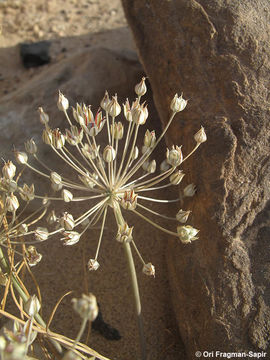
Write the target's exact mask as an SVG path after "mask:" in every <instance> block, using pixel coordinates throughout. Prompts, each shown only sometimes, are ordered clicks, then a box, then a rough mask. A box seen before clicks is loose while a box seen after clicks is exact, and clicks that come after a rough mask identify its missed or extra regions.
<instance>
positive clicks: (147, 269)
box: [142, 263, 156, 277]
mask: <svg viewBox="0 0 270 360" xmlns="http://www.w3.org/2000/svg"><path fill="white" fill-rule="evenodd" d="M142 271H143V273H144V274H145V275H148V276H154V277H155V273H156V271H155V267H154V265H153V264H151V263H148V264H144V266H143V270H142Z"/></svg>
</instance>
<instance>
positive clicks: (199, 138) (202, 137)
mask: <svg viewBox="0 0 270 360" xmlns="http://www.w3.org/2000/svg"><path fill="white" fill-rule="evenodd" d="M194 139H195V141H196V142H197V144H201V143H203V142H205V141H206V140H207V136H206V133H205V131H204V128H203V127H202V126H201V128H200V130H199V131H198V132H196V134H195V135H194Z"/></svg>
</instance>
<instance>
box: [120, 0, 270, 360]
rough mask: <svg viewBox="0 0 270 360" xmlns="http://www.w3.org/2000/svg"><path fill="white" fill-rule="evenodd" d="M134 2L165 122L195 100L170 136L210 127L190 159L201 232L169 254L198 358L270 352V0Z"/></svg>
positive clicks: (186, 140) (177, 298) (183, 139)
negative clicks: (172, 108)
mask: <svg viewBox="0 0 270 360" xmlns="http://www.w3.org/2000/svg"><path fill="white" fill-rule="evenodd" d="M122 2H123V4H124V8H125V12H126V16H127V19H128V22H129V24H130V26H131V29H132V31H133V34H134V38H135V41H136V45H137V47H138V49H139V53H140V58H141V60H142V62H143V65H144V68H145V70H146V73H147V76H148V77H149V79H150V82H151V84H152V88H153V93H154V99H155V104H156V106H157V109H158V111H159V114H160V116H161V118H162V120H163V122H164V123H165V122H166V121H167V115H168V110H167V109H168V105H169V103H170V99H171V97H172V95H173V94H174V93H175V92H180V93H181V92H182V91H183V92H184V96H185V98H188V99H190V101H189V107H188V109H187V111H185V112H184V113H183V117H184V118H183V119H182V121H179V123H176V122H175V123H174V126H173V127H172V128H171V131H170V134H169V135H170V136H169V137H168V141H170V142H173V143H176V144H183V145H184V147H183V151H185V152H187V151H188V150H189V149H191V148H192V146H193V134H194V133H195V131H196V130H197V129H198V128H199V126H200V125H201V124H202V125H203V126H205V128H206V131H207V134H208V142H207V144H206V145H205V146H204V147H203V149H201V152H200V155H199V156H198V155H197V156H194V157H193V158H192V161H190V162H189V164H188V166H187V167H186V166H184V169H186V171H188V172H189V174H190V178H191V179H192V180H191V181H193V182H195V183H196V185H197V187H198V195H197V197H196V198H194V200H191V201H190V204H189V205H190V206H191V208H192V210H193V219H192V223H193V225H194V226H196V227H198V228H199V229H200V230H201V231H200V240H199V241H198V242H197V243H196V244H194V245H193V246H192V247H183V248H179V247H178V248H177V247H176V246H175V244H174V242H173V241H172V242H171V243H170V246H169V249H168V253H167V259H168V266H169V274H170V282H171V286H172V290H173V294H174V295H173V299H174V307H175V311H176V314H177V319H178V324H179V328H180V331H181V335H182V338H183V340H184V343H185V345H186V346H187V349H188V353H189V357H190V358H191V359H193V356H194V352H195V351H196V350H202V351H203V350H210V349H211V350H213V349H214V350H220V351H222V350H223V351H241V350H253V351H259V350H261V349H265V350H266V349H268V352H269V328H270V322H269V308H270V302H269V291H268V289H269V277H268V275H267V274H268V273H269V242H267V241H266V239H269V234H270V232H269V229H270V225H269V198H270V193H269V131H270V128H269V89H268V88H269V68H270V65H269V64H270V59H269V53H270V52H269V50H270V49H269V30H270V28H269V26H270V25H269V24H270V19H269V12H270V8H269V1H264V0H261V1H253V0H252V1H245V2H242V1H233V2H227V1H222V0H215V1H208V2H205V1H193V0H190V1H186V0H175V1H166V2H165V1H164V2H162V4H161V3H160V2H150V1H148V2H145V1H143V0H133V1H129V0H123V1H122ZM268 357H269V354H268Z"/></svg>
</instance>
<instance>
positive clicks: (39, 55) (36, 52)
mask: <svg viewBox="0 0 270 360" xmlns="http://www.w3.org/2000/svg"><path fill="white" fill-rule="evenodd" d="M50 45H51V42H50V41H40V42H37V43H33V44H26V43H23V44H20V55H21V59H22V63H23V66H24V67H25V68H26V69H29V68H32V67H38V66H42V65H45V64H48V63H49V62H50V61H51V58H50V55H49V48H50Z"/></svg>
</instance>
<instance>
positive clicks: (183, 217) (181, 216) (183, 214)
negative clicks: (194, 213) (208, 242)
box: [176, 209, 191, 224]
mask: <svg viewBox="0 0 270 360" xmlns="http://www.w3.org/2000/svg"><path fill="white" fill-rule="evenodd" d="M190 213H191V211H189V210H188V211H184V210H182V209H180V210H179V211H178V213H177V214H176V220H178V221H179V222H180V223H182V224H184V223H186V222H187V219H188V217H189V214H190Z"/></svg>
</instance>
